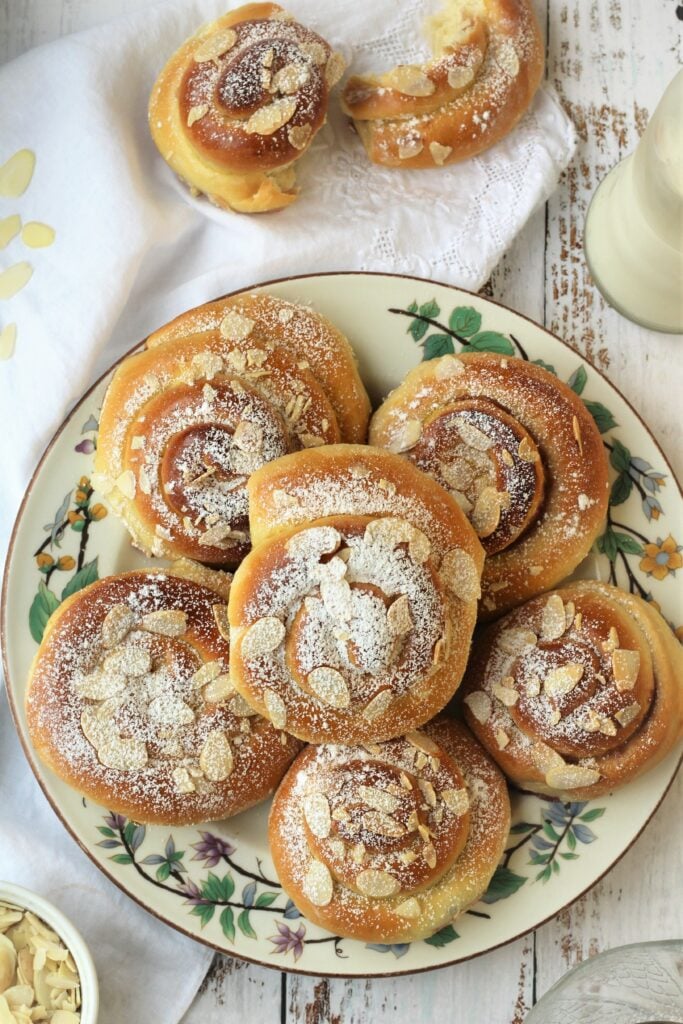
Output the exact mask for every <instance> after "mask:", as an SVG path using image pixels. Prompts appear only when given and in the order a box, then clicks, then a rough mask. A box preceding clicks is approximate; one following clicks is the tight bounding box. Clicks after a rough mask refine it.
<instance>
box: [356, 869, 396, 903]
mask: <svg viewBox="0 0 683 1024" xmlns="http://www.w3.org/2000/svg"><path fill="white" fill-rule="evenodd" d="M356 886H357V887H358V890H359V891H360V892H361V893H362V894H363V895H364V896H373V897H376V898H378V899H384V898H386V897H387V896H395V895H396V893H397V892H400V889H401V883H400V882H399V881H398V879H397V878H394V877H393V875H390V874H389V873H388V872H387V871H375V870H373V869H372V868H367V869H366V870H365V871H361V872H360V874H359V875H358V877H357V878H356Z"/></svg>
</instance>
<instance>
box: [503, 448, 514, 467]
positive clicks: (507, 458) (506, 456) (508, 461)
mask: <svg viewBox="0 0 683 1024" xmlns="http://www.w3.org/2000/svg"><path fill="white" fill-rule="evenodd" d="M500 457H501V459H502V460H503V462H504V463H505V465H506V466H514V464H515V460H514V459H513V457H512V454H511V453H510V452H509V451H508V450H507V448H503V450H502V451H501V453H500Z"/></svg>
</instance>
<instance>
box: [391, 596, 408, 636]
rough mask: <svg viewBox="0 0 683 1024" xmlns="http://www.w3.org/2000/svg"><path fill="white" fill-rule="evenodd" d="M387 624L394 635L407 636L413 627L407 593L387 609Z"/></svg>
mask: <svg viewBox="0 0 683 1024" xmlns="http://www.w3.org/2000/svg"><path fill="white" fill-rule="evenodd" d="M387 625H388V627H389V632H390V633H391V635H392V636H405V635H406V633H409V632H410V631H411V629H412V628H413V619H412V616H411V614H410V600H409V598H408V595H407V594H401V596H400V597H397V598H396V600H395V601H394V602H393V603H392V604H391V605H390V607H389V610H388V611H387Z"/></svg>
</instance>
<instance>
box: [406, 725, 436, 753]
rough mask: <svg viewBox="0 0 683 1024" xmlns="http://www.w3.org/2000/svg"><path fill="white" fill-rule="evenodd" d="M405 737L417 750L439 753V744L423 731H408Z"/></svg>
mask: <svg viewBox="0 0 683 1024" xmlns="http://www.w3.org/2000/svg"><path fill="white" fill-rule="evenodd" d="M405 739H406V740H407V742H408V743H410V745H411V747H415V749H416V750H421V751H422V753H423V754H438V753H439V746H438V744H437V743H435V742H434V740H433V739H432V738H431V737H430V736H427V735H426V734H425V733H423V732H417V731H413V732H407V733H406V734H405Z"/></svg>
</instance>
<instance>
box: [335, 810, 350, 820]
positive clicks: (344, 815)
mask: <svg viewBox="0 0 683 1024" xmlns="http://www.w3.org/2000/svg"><path fill="white" fill-rule="evenodd" d="M350 817H351V815H350V814H349V812H348V811H347V809H346V808H345V807H335V809H334V810H333V811H332V820H333V821H348V820H349V818H350Z"/></svg>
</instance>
